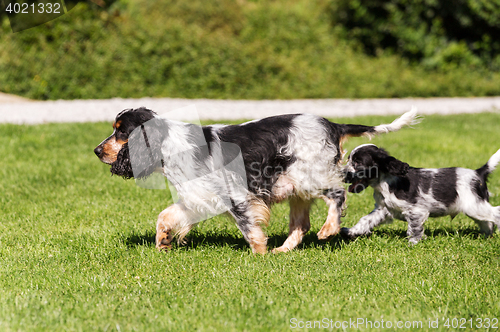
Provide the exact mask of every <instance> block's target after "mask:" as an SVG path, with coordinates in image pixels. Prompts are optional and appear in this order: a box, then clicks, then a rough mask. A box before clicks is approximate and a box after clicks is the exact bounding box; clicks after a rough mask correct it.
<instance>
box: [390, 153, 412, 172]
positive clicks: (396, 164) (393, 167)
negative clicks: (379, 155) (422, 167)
mask: <svg viewBox="0 0 500 332" xmlns="http://www.w3.org/2000/svg"><path fill="white" fill-rule="evenodd" d="M384 163H385V168H386V169H387V172H389V174H391V175H395V176H404V175H406V174H407V173H408V169H409V168H410V165H408V164H407V163H404V162H402V161H400V160H397V159H396V158H394V157H391V156H389V157H386V158H385V160H384Z"/></svg>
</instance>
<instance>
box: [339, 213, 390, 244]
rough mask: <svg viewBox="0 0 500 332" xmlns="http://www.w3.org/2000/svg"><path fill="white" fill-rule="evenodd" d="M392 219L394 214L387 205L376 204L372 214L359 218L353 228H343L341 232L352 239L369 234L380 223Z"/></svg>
mask: <svg viewBox="0 0 500 332" xmlns="http://www.w3.org/2000/svg"><path fill="white" fill-rule="evenodd" d="M391 220H392V216H391V214H390V212H389V210H387V208H386V207H379V206H377V205H375V209H374V210H373V211H372V212H370V214H368V215H366V216H364V217H362V218H361V219H359V221H358V223H357V224H356V225H354V226H353V227H351V228H342V230H341V234H342V235H343V236H346V237H349V238H351V239H353V238H356V237H358V236H361V235H368V234H370V233H371V232H372V230H373V229H374V228H375V227H377V226H378V225H380V224H383V223H387V222H389V221H391Z"/></svg>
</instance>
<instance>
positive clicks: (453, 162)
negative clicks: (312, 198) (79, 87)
mask: <svg viewBox="0 0 500 332" xmlns="http://www.w3.org/2000/svg"><path fill="white" fill-rule="evenodd" d="M393 119H394V117H363V118H356V119H336V121H338V122H354V123H364V124H379V123H381V122H387V121H391V120H393ZM499 124H500V113H486V114H477V115H454V116H426V117H425V118H424V121H423V122H422V123H421V124H420V125H418V126H416V128H415V129H404V130H402V131H400V132H398V133H391V134H388V135H385V136H382V137H379V138H375V139H373V140H372V142H374V143H375V144H378V145H380V146H383V147H385V148H386V149H387V150H388V151H390V152H391V154H393V155H394V156H395V157H397V158H398V159H401V160H403V161H406V162H408V163H409V164H410V165H412V166H419V167H445V166H463V167H469V168H478V167H479V166H481V165H483V164H484V163H485V162H486V161H487V160H488V158H489V157H490V156H491V155H492V154H493V153H494V152H495V151H496V150H497V149H499V148H500V130H499V129H500V128H499ZM111 130H112V128H111V125H110V124H109V123H98V124H46V125H38V126H17V125H0V156H1V159H0V178H1V181H0V331H93V330H99V331H101V330H102V331H192V330H201V331H231V330H241V331H243V330H246V331H254V330H261V331H285V330H289V329H291V328H293V327H296V326H297V328H295V329H294V330H301V329H300V328H298V326H302V324H307V321H322V323H325V322H326V321H327V320H328V322H330V320H332V323H333V324H335V322H337V321H339V322H340V321H349V319H351V321H353V320H354V321H355V320H357V319H365V320H370V321H371V322H372V324H376V322H378V323H379V324H380V322H381V321H382V320H383V321H384V324H385V325H384V326H387V322H388V321H389V322H391V325H392V326H393V329H394V326H395V325H396V324H397V322H399V321H400V322H402V323H403V324H404V323H405V322H407V321H409V322H413V321H421V322H422V328H417V326H414V328H409V329H405V328H403V329H400V330H415V331H425V330H429V327H428V326H429V322H430V321H435V320H438V323H439V328H438V329H433V330H442V331H448V330H453V325H452V324H455V326H457V323H458V322H459V321H458V320H455V321H453V318H457V319H460V318H464V320H466V323H465V324H462V326H470V324H471V322H472V323H473V324H474V325H476V324H479V322H480V320H479V319H483V321H482V322H483V326H486V325H487V323H488V324H489V326H490V330H496V329H494V328H491V327H494V326H495V324H494V323H495V321H494V320H492V321H489V322H487V321H486V320H485V319H486V318H489V319H492V318H496V319H497V320H498V319H500V281H499V276H500V234H499V232H498V231H497V232H496V234H495V235H494V236H493V237H492V238H489V239H484V238H482V236H481V235H480V234H479V232H478V228H477V227H476V225H475V224H474V222H473V221H472V220H470V219H468V218H467V217H465V216H462V215H460V216H458V217H457V218H455V219H454V220H453V221H450V218H440V219H431V220H429V221H428V222H427V223H426V230H425V234H426V235H427V239H425V240H423V241H421V242H420V243H419V244H418V245H416V246H414V247H409V246H408V242H407V240H406V238H405V232H406V224H405V223H403V222H400V221H397V222H395V223H394V224H392V225H384V226H382V227H380V228H378V229H376V230H375V232H374V234H373V235H372V236H371V237H369V238H359V239H357V240H355V241H352V242H344V241H343V240H341V239H340V238H338V237H336V238H334V239H333V240H332V241H330V242H326V243H325V242H320V241H318V240H317V238H316V235H315V233H316V232H317V231H319V229H320V227H321V225H322V224H323V222H324V220H325V218H326V212H327V211H326V208H325V205H324V204H323V203H322V202H318V203H317V204H316V205H315V206H314V208H313V209H312V214H311V221H312V229H311V232H310V233H309V234H308V235H307V236H306V238H305V240H304V243H303V244H301V245H300V246H299V247H298V248H297V249H296V250H294V251H293V252H290V253H287V254H281V255H272V254H269V255H265V256H258V255H257V256H256V255H253V254H252V253H251V251H250V249H249V247H248V245H247V244H246V243H245V241H244V240H243V238H242V235H241V234H240V232H239V231H238V230H237V228H236V226H235V225H234V223H233V222H232V221H230V220H228V219H226V218H225V217H216V218H213V219H211V220H208V221H205V222H203V223H201V224H200V225H199V227H197V228H196V229H194V230H193V231H192V232H191V233H190V234H189V235H188V238H189V241H188V244H187V245H186V246H181V247H179V246H174V249H173V250H172V251H170V252H168V253H166V254H165V253H158V252H157V251H156V249H155V246H154V234H155V223H156V217H157V215H158V213H159V212H160V211H161V210H163V209H164V208H165V207H166V206H168V205H169V204H171V198H170V194H169V192H168V191H166V190H146V189H141V188H139V187H137V186H136V185H135V184H134V182H133V180H129V181H125V180H123V179H121V178H119V177H113V176H111V174H110V172H109V167H108V166H106V165H104V164H102V163H100V162H99V160H98V159H97V158H96V157H95V156H94V155H93V151H92V150H93V148H94V147H95V146H96V145H97V144H99V143H100V142H101V140H102V139H104V138H105V137H107V136H108V135H109V134H110V133H111ZM366 142H367V140H366V139H361V138H356V139H352V140H351V141H350V142H349V144H348V148H349V149H352V148H353V147H355V146H356V145H359V144H362V143H366ZM489 188H490V191H491V192H492V193H493V196H492V199H491V201H492V204H493V205H500V171H496V172H495V173H493V175H492V176H491V179H490V187H489ZM371 192H372V191H371V189H370V190H367V192H366V193H365V194H361V195H351V194H349V197H348V209H347V211H346V216H345V217H344V219H343V220H344V223H343V224H344V225H346V226H351V225H353V224H355V223H356V222H357V220H358V219H359V218H360V217H362V216H363V215H365V214H367V213H369V212H370V211H371V209H372V207H373V200H372V198H371ZM266 232H267V234H268V236H269V248H273V247H275V246H279V245H281V243H282V242H283V241H284V239H285V238H286V235H287V233H288V205H287V204H286V203H285V204H280V205H277V206H275V207H274V208H273V215H272V219H271V224H270V226H269V227H267V229H266ZM294 319H295V320H294ZM323 319H325V320H323ZM445 319H449V324H450V327H449V328H448V327H445V326H444V324H445V322H446V320H445ZM470 319H472V321H471V320H470ZM462 322H463V321H462ZM311 324H313V323H311ZM316 324H317V323H316ZM337 324H339V323H337ZM459 325H460V324H459ZM474 325H473V326H474ZM304 326H306V325H304ZM316 326H317V327H318V325H316ZM337 326H338V325H337ZM496 327H497V329H498V327H500V323H499V322H498V321H497V323H496ZM358 329H359V330H361V331H368V330H377V329H376V328H375V327H374V328H373V329H370V328H369V325H368V328H367V327H366V325H359V326H358ZM468 329H469V330H470V328H468ZM322 330H328V329H322ZM333 330H339V329H338V328H335V326H334V327H333ZM348 330H357V329H356V328H352V326H350V328H348ZM386 330H391V329H386ZM462 330H464V329H462ZM481 330H486V329H484V328H483V329H481Z"/></svg>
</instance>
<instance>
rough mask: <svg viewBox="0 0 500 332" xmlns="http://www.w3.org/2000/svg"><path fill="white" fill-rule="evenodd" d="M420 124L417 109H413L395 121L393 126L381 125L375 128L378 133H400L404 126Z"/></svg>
mask: <svg viewBox="0 0 500 332" xmlns="http://www.w3.org/2000/svg"><path fill="white" fill-rule="evenodd" d="M418 123H420V118H419V117H418V115H417V108H416V107H415V106H412V107H411V110H410V111H408V112H406V113H405V114H403V115H401V116H400V117H399V118H397V119H396V120H394V121H393V122H392V123H391V124H381V125H378V126H376V127H374V130H375V132H376V133H380V134H382V133H389V132H391V131H398V130H400V129H401V128H403V127H404V126H412V125H416V124H418Z"/></svg>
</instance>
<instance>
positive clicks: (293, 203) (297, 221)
mask: <svg viewBox="0 0 500 332" xmlns="http://www.w3.org/2000/svg"><path fill="white" fill-rule="evenodd" d="M310 207H311V201H306V200H302V199H300V198H292V199H291V200H290V225H289V227H290V231H289V232H288V238H287V239H286V241H285V242H284V243H283V245H282V246H281V247H279V248H275V249H273V253H278V252H287V251H290V250H292V249H293V248H295V247H296V246H297V245H298V244H300V243H301V242H302V238H303V237H304V235H305V234H306V233H307V232H308V231H309V229H310V228H311V223H310V220H309V208H310Z"/></svg>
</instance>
